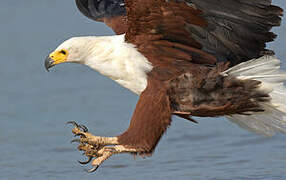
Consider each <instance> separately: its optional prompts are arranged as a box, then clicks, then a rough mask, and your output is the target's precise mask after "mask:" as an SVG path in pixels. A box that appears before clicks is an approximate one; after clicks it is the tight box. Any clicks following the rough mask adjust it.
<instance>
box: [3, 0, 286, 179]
mask: <svg viewBox="0 0 286 180" xmlns="http://www.w3.org/2000/svg"><path fill="white" fill-rule="evenodd" d="M274 3H275V4H278V5H280V6H281V7H284V8H285V7H286V2H285V1H283V0H274ZM0 22H1V30H0V32H1V33H0V40H1V41H0V52H1V66H0V107H1V108H0V119H1V120H0V122H1V126H0V153H1V156H0V179H1V180H2V179H3V180H6V179H11V180H15V179H21V180H26V179H69V180H77V179H81V178H82V179H94V178H97V179H104V180H109V179H115V178H116V179H117V180H120V179H122V180H126V179H138V180H140V179H175V178H176V179H186V180H189V179H196V180H203V179H210V180H216V179H217V180H229V179H232V180H234V179H249V180H252V179H265V180H266V179H267V180H268V179H279V180H285V179H286V150H285V149H286V141H285V139H286V136H285V135H276V136H274V137H273V138H264V137H260V136H257V135H254V134H251V133H248V132H246V131H244V130H241V129H239V128H238V127H236V126H235V125H233V124H231V123H229V122H227V121H226V120H225V119H223V118H217V119H208V118H204V119H200V120H199V122H200V123H199V125H194V124H192V123H189V122H187V121H185V120H181V119H176V118H175V119H174V121H173V124H172V126H171V127H170V128H169V130H168V131H167V133H166V135H165V136H164V137H163V138H162V140H161V142H160V143H159V145H158V147H157V149H156V152H155V154H154V155H153V156H152V157H151V158H147V159H141V158H139V157H138V158H136V159H135V160H134V159H133V157H132V156H129V155H117V156H114V157H112V158H111V159H109V160H108V161H106V162H105V163H104V164H103V166H102V167H101V168H100V169H99V170H98V171H97V172H96V174H87V173H85V172H84V171H83V169H84V167H81V166H80V165H79V164H78V163H77V162H76V160H78V159H82V158H84V157H82V156H81V155H80V153H79V152H77V151H76V148H75V145H71V144H70V143H69V141H70V140H71V137H72V134H71V132H70V130H71V127H68V126H66V125H65V123H66V122H67V121H70V120H76V121H78V122H80V123H83V124H85V125H87V126H88V127H89V128H90V131H91V132H93V133H95V134H97V135H103V136H112V135H113V136H114V135H117V134H119V133H120V132H122V131H124V130H125V129H126V128H127V127H128V124H129V119H130V117H131V115H132V111H133V109H134V107H135V105H136V101H137V99H138V97H137V96H135V95H134V94H132V93H131V92H129V91H128V90H125V89H124V88H122V87H120V86H119V85H117V84H115V83H114V82H112V81H111V80H109V79H107V78H105V77H103V76H101V75H99V74H98V73H97V72H94V71H92V70H90V69H89V68H87V67H84V66H81V65H75V64H66V65H64V66H62V65H59V66H57V67H56V68H54V69H53V70H52V73H47V72H46V71H45V69H44V66H43V60H44V58H45V57H46V56H47V54H48V53H49V52H50V51H51V50H53V49H54V48H55V47H56V46H57V45H58V44H60V43H61V42H62V41H64V40H65V39H67V38H70V37H72V36H82V35H110V34H112V31H110V30H109V29H108V28H107V27H105V26H104V25H103V24H101V23H95V22H92V21H91V20H88V19H87V18H85V17H84V16H82V15H81V14H80V13H79V12H78V10H77V9H76V7H75V3H74V2H73V1H68V0H61V1H58V0H29V1H19V0H4V1H3V2H1V6H0ZM285 24H286V21H284V24H283V25H282V26H281V27H280V28H275V29H274V31H275V32H276V33H278V34H279V37H278V38H277V40H276V41H275V42H274V43H271V44H269V47H271V48H272V49H274V50H275V51H276V53H277V56H278V57H279V58H280V59H284V62H285V60H286V38H285V37H286V28H285V27H286V25H285ZM285 67H286V66H285V65H284V69H285Z"/></svg>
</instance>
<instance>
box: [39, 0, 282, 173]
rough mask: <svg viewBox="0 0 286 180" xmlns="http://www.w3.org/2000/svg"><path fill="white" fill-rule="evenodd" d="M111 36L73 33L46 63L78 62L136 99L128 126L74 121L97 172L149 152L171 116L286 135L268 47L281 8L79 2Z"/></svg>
mask: <svg viewBox="0 0 286 180" xmlns="http://www.w3.org/2000/svg"><path fill="white" fill-rule="evenodd" d="M76 3H77V6H78V8H79V9H80V11H81V12H82V13H83V14H84V15H86V16H88V17H89V18H91V19H94V20H97V21H102V22H105V23H106V24H107V25H109V26H110V27H111V28H113V30H114V31H115V32H116V33H117V34H118V35H114V36H103V37H93V36H90V37H74V38H71V39H69V40H67V41H65V42H63V43H62V44H61V45H59V46H58V47H57V48H56V49H55V50H54V51H53V52H52V53H51V54H49V56H48V57H47V59H46V61H45V66H46V68H47V69H49V68H51V67H52V66H55V65H57V64H60V63H67V62H71V63H79V64H84V65H87V66H89V67H91V68H92V69H94V70H97V71H98V72H100V73H101V74H103V75H105V76H107V77H110V78H111V79H113V80H114V81H116V82H117V83H119V84H120V85H122V86H124V87H125V88H127V89H129V90H131V91H132V92H134V93H136V94H138V95H139V96H140V98H139V101H138V103H137V106H136V109H135V111H134V114H133V116H132V119H131V122H130V126H129V128H128V129H127V130H126V131H125V132H124V133H122V134H120V135H118V136H116V137H101V136H94V135H92V134H91V133H89V132H88V130H87V128H86V127H85V126H83V125H78V124H76V123H75V122H71V123H72V124H74V126H75V127H74V129H73V130H72V132H73V133H74V134H75V135H78V136H79V137H80V138H79V139H76V140H74V141H77V142H79V143H80V144H79V146H78V149H79V150H82V151H84V152H85V155H86V156H88V157H89V160H88V161H87V162H82V163H88V162H90V161H91V160H92V159H93V158H95V159H93V161H92V163H91V164H92V166H93V168H92V169H91V170H89V172H93V171H95V170H96V169H97V168H98V167H99V166H100V165H101V164H102V162H104V161H105V160H106V159H108V158H109V157H110V156H112V155H113V154H118V153H131V154H139V155H150V154H152V152H153V151H154V149H155V147H156V145H157V143H158V142H159V140H160V138H161V136H162V135H163V133H164V132H165V131H166V129H167V127H168V126H169V125H170V124H171V117H172V115H176V116H179V117H181V118H184V119H187V120H190V121H193V122H196V121H195V120H193V119H192V118H191V116H200V117H218V116H225V117H227V118H228V119H229V120H230V121H232V122H234V123H236V124H238V125H239V126H240V127H242V128H245V129H247V130H250V131H253V132H256V133H258V134H262V135H266V136H271V135H273V134H275V132H282V133H286V89H285V86H284V85H283V83H284V82H285V81H286V72H284V71H282V70H280V69H279V68H280V60H278V59H277V58H276V57H275V56H274V53H273V51H271V50H267V49H266V48H265V44H266V43H267V42H270V41H273V40H274V38H275V37H276V35H275V34H274V33H272V32H270V30H271V28H272V27H273V26H279V25H280V22H281V16H282V15H283V10H282V9H281V8H279V7H277V6H274V5H272V4H271V0H252V1H250V0H220V1H214V0H125V1H123V0H76Z"/></svg>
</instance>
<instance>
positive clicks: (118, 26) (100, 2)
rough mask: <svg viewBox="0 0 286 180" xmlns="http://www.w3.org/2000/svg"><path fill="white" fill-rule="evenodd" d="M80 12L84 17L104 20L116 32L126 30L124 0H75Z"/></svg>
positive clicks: (119, 32) (120, 32) (121, 32)
mask: <svg viewBox="0 0 286 180" xmlns="http://www.w3.org/2000/svg"><path fill="white" fill-rule="evenodd" d="M75 2H76V5H77V7H78V9H79V10H80V12H81V13H82V14H84V15H85V16H86V17H88V18H90V19H92V20H95V21H100V22H104V23H105V24H106V25H107V26H109V27H110V28H111V29H112V30H113V31H114V32H115V33H116V34H123V33H125V32H126V30H127V20H126V15H125V7H124V0H75Z"/></svg>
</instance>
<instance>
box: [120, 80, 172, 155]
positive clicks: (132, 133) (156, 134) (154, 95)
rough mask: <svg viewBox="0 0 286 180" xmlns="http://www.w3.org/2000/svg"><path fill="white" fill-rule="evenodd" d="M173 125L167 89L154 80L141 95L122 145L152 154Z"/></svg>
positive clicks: (123, 136) (123, 135) (149, 81)
mask: <svg viewBox="0 0 286 180" xmlns="http://www.w3.org/2000/svg"><path fill="white" fill-rule="evenodd" d="M170 123H171V109H170V102H169V98H168V96H167V94H166V89H165V88H163V87H162V86H161V84H160V83H159V82H157V81H154V80H150V79H149V80H148V85H147V88H146V89H145V90H144V91H143V92H142V94H141V95H140V98H139V101H138V103H137V106H136V109H135V111H134V113H133V116H132V119H131V122H130V126H129V128H128V129H127V130H126V131H125V132H124V133H123V134H122V135H120V136H118V141H119V144H120V145H124V146H125V147H130V148H135V149H137V150H138V152H139V153H140V154H145V155H146V154H149V153H152V152H153V150H154V148H155V146H156V145H157V143H158V142H159V140H160V138H161V136H162V134H163V133H164V132H165V130H166V129H167V127H168V126H169V125H170Z"/></svg>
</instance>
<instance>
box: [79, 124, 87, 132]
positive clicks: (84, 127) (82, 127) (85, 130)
mask: <svg viewBox="0 0 286 180" xmlns="http://www.w3.org/2000/svg"><path fill="white" fill-rule="evenodd" d="M78 127H79V128H81V129H82V131H83V132H88V128H87V127H86V126H85V125H82V124H80V125H79V126H78Z"/></svg>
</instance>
